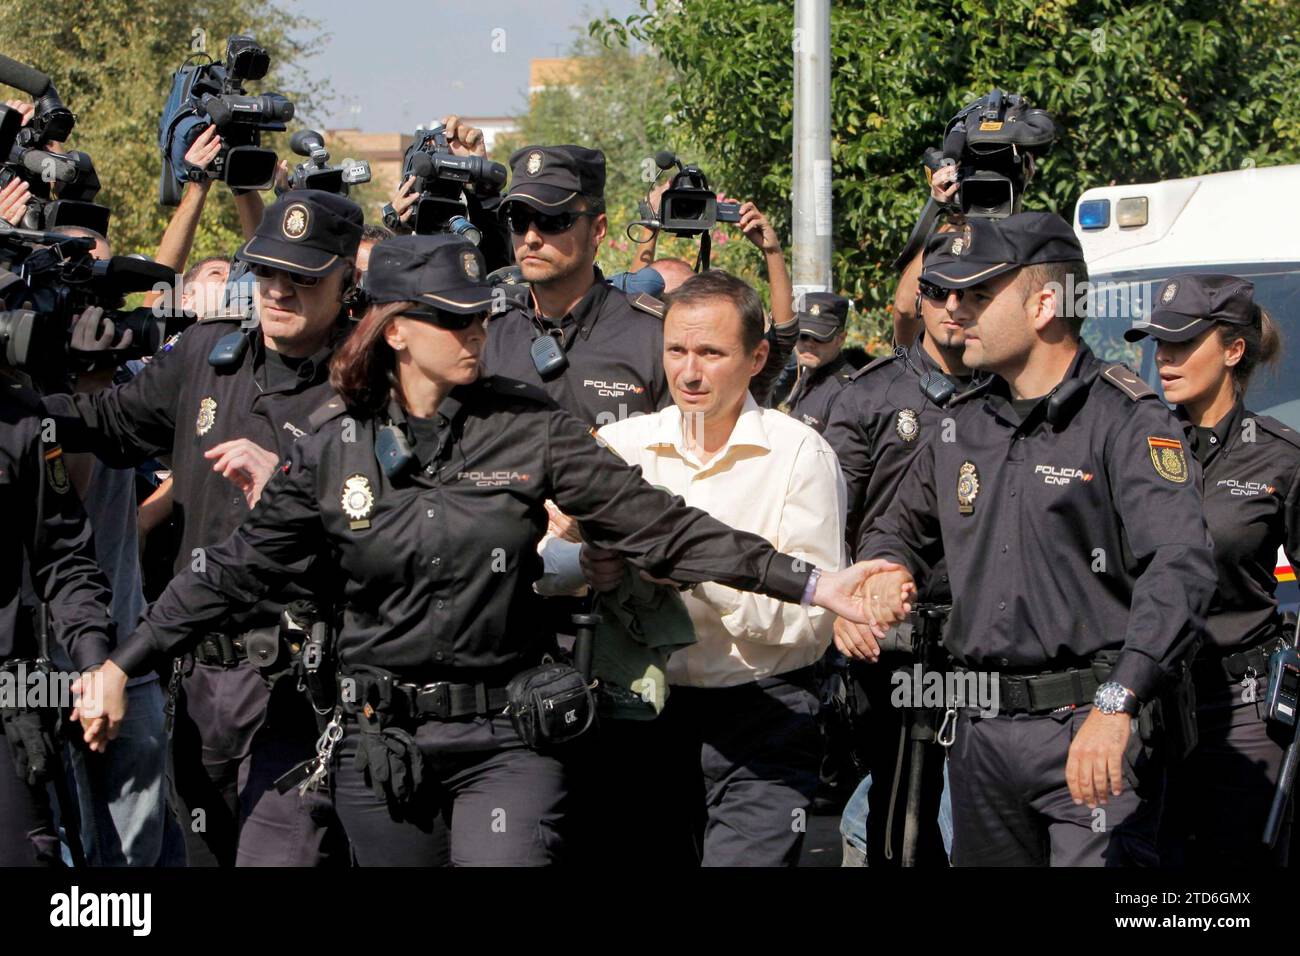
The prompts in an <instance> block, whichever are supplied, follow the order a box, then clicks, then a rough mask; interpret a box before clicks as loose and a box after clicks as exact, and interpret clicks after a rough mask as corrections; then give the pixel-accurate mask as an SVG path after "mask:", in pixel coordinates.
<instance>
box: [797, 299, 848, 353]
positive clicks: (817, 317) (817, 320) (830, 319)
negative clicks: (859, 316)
mask: <svg viewBox="0 0 1300 956" xmlns="http://www.w3.org/2000/svg"><path fill="white" fill-rule="evenodd" d="M795 318H796V319H798V320H799V334H800V335H811V336H812V337H813V338H815V339H817V340H818V341H819V342H829V341H830V340H831V339H833V338H835V336H837V335H839V334H840V332H841V331H843V329H844V324H845V323H846V322H848V320H849V300H848V299H846V298H844V296H842V295H835V294H834V293H832V292H808V293H805V294H804V297H803V309H801V310H800V311H799V312H797V313H795Z"/></svg>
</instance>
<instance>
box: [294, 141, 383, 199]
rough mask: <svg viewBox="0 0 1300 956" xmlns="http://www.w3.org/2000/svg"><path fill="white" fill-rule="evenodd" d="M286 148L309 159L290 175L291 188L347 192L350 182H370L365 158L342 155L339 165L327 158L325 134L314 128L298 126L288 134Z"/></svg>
mask: <svg viewBox="0 0 1300 956" xmlns="http://www.w3.org/2000/svg"><path fill="white" fill-rule="evenodd" d="M289 148H290V149H291V150H293V151H294V152H295V153H297V154H298V155H299V156H306V157H308V160H309V162H306V163H299V164H298V165H297V166H295V167H294V170H293V174H292V175H291V176H290V177H289V188H290V189H321V190H324V191H325V192H327V193H338V195H340V196H346V195H347V194H348V187H349V186H356V185H358V184H360V183H368V182H370V164H369V163H368V162H366V161H365V160H364V159H356V160H354V159H345V160H344V161H343V164H342V165H340V166H328V165H326V164H327V163H328V162H329V161H330V154H329V151H328V150H327V149H326V148H325V137H324V136H322V135H321V134H320V133H318V132H317V131H316V130H314V129H300V130H298V132H296V133H294V134H293V136H291V137H289Z"/></svg>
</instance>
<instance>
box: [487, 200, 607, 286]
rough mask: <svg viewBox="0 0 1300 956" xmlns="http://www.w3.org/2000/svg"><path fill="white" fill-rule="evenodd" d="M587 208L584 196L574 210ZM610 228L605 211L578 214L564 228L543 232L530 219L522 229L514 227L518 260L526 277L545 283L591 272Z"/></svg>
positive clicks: (513, 234)
mask: <svg viewBox="0 0 1300 956" xmlns="http://www.w3.org/2000/svg"><path fill="white" fill-rule="evenodd" d="M517 201H518V200H516V202H517ZM586 209H587V203H586V200H582V201H581V202H579V203H577V205H576V206H574V207H573V208H572V211H573V212H583V211H586ZM608 228H609V223H608V221H607V220H606V218H605V214H604V213H601V214H600V215H598V216H594V217H593V216H579V217H577V221H576V222H574V224H573V225H572V226H571V227H569V228H568V229H566V230H565V231H564V232H542V231H540V230H539V229H538V228H537V223H536V222H530V223H529V225H528V229H527V231H525V232H523V233H517V232H514V231H513V230H512V231H511V238H512V239H513V241H514V246H515V262H517V263H518V264H519V268H520V270H521V271H522V272H523V274H524V281H526V282H535V283H538V284H541V285H545V284H546V283H549V282H562V281H564V280H565V279H567V278H569V277H570V276H573V275H577V274H587V273H590V272H591V269H592V266H593V265H595V262H596V250H597V249H599V248H600V244H601V242H603V241H604V239H605V232H606V230H607V229H608Z"/></svg>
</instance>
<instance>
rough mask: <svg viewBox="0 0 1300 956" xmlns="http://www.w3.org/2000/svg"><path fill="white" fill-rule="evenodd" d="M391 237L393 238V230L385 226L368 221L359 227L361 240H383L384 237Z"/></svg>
mask: <svg viewBox="0 0 1300 956" xmlns="http://www.w3.org/2000/svg"><path fill="white" fill-rule="evenodd" d="M391 238H393V230H391V229H389V228H388V227H387V226H381V225H378V224H377V223H373V222H368V223H366V224H365V225H364V226H362V227H361V241H362V242H383V241H384V240H385V239H391Z"/></svg>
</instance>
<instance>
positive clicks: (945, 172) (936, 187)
mask: <svg viewBox="0 0 1300 956" xmlns="http://www.w3.org/2000/svg"><path fill="white" fill-rule="evenodd" d="M956 192H957V167H956V166H955V165H953V166H940V167H939V168H938V169H936V170H935V171H934V172H933V173H931V174H930V198H932V199H933V200H934V201H935V202H937V203H946V202H948V201H949V200H950V199H952V197H953V194H954V193H956Z"/></svg>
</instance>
